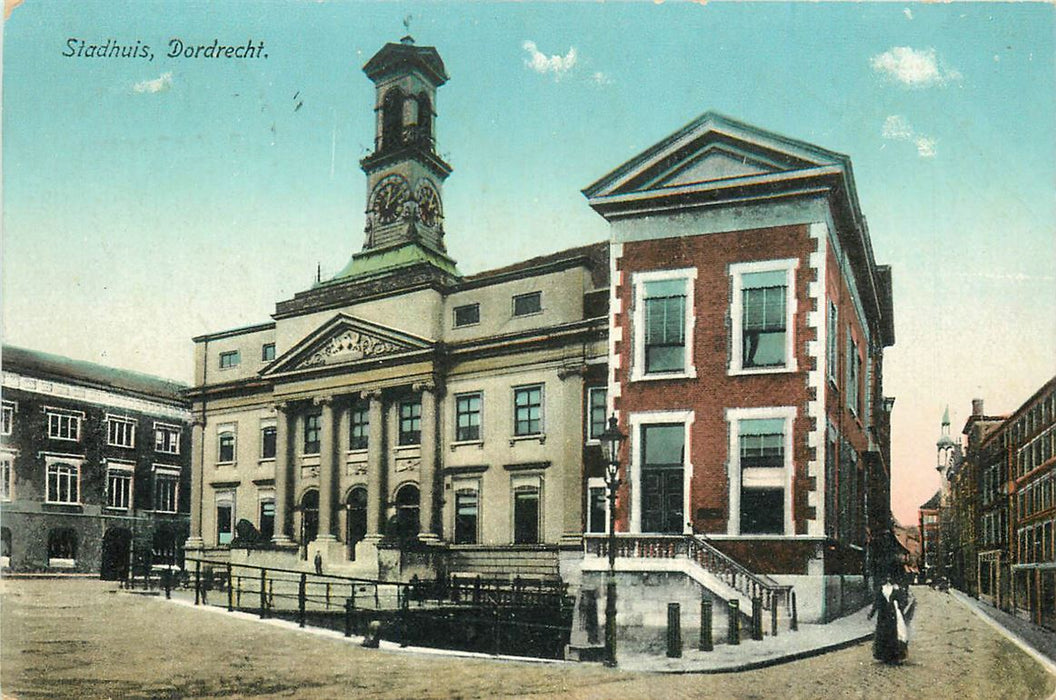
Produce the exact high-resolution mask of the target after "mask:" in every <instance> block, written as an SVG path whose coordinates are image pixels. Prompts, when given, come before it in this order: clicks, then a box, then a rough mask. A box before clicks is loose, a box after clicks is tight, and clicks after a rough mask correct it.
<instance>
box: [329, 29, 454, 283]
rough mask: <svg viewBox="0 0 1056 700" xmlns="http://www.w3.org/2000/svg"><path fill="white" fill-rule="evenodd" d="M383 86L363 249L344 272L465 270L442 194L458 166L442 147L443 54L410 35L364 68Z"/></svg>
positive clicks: (378, 89)
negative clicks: (456, 257)
mask: <svg viewBox="0 0 1056 700" xmlns="http://www.w3.org/2000/svg"><path fill="white" fill-rule="evenodd" d="M363 72H364V73H366V74H367V77H368V78H370V79H371V80H372V81H373V82H374V85H375V106H374V112H375V115H376V118H375V129H374V151H373V152H372V153H371V154H370V155H368V156H367V157H365V158H363V160H362V161H360V165H361V166H362V168H363V172H364V173H366V175H367V210H366V222H365V227H364V233H365V238H364V241H363V249H362V250H361V251H360V252H359V253H356V254H355V255H353V256H352V260H351V261H350V262H349V264H348V265H347V266H346V268H345V270H343V271H342V272H341V273H340V274H339V275H338V276H339V277H343V276H352V275H360V274H365V273H370V272H374V271H379V270H382V269H391V268H392V267H394V266H400V267H402V266H404V265H407V264H413V263H420V262H427V263H430V264H432V265H434V266H436V267H439V268H440V269H442V270H444V271H445V272H449V273H451V274H456V275H457V274H458V273H457V270H456V269H455V263H454V261H453V260H452V259H451V258H449V257H448V256H447V249H446V247H445V245H444V208H443V198H442V196H441V192H442V187H443V183H444V180H446V179H447V176H448V175H450V174H451V166H449V165H448V164H447V163H445V162H444V160H443V159H442V158H440V156H439V155H437V153H436V127H435V124H436V108H435V105H436V89H437V88H438V87H440V86H441V85H443V84H444V83H446V82H447V72H446V71H445V69H444V62H443V61H442V60H441V58H440V54H438V53H437V51H436V49H435V48H433V47H431V46H417V45H415V43H414V39H413V38H411V37H410V36H405V37H403V39H401V40H400V43H398V44H394V43H389V44H386V45H385V46H384V47H383V48H382V49H381V50H380V51H378V53H376V54H375V55H374V57H373V58H371V59H370V60H369V61H367V64H366V65H365V66H363Z"/></svg>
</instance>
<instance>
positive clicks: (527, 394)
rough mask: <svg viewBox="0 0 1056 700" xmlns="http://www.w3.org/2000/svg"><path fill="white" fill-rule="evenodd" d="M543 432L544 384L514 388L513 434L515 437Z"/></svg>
mask: <svg viewBox="0 0 1056 700" xmlns="http://www.w3.org/2000/svg"><path fill="white" fill-rule="evenodd" d="M542 432H543V385H542V384H532V385H530V386H518V387H514V389H513V434H514V436H515V437H521V436H525V435H540V434H542Z"/></svg>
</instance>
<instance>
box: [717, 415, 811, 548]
mask: <svg viewBox="0 0 1056 700" xmlns="http://www.w3.org/2000/svg"><path fill="white" fill-rule="evenodd" d="M795 418H796V408H795V407H794V406H772V407H765V408H728V409H726V422H727V424H728V426H729V427H728V434H729V440H730V445H729V464H730V481H729V483H730V494H729V503H730V519H729V524H728V528H727V531H728V534H731V535H786V536H791V535H792V534H794V532H795V527H794V524H793V519H792V475H793V471H794V469H793V462H792V435H793V433H792V428H793V421H794V420H795Z"/></svg>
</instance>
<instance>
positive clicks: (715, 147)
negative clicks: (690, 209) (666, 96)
mask: <svg viewBox="0 0 1056 700" xmlns="http://www.w3.org/2000/svg"><path fill="white" fill-rule="evenodd" d="M846 162H847V158H846V156H843V155H841V154H838V153H833V152H831V151H827V150H825V149H822V148H818V147H817V146H813V145H811V144H808V143H804V142H802V141H796V140H794V139H789V138H786V137H784V136H781V135H779V134H775V133H772V132H768V131H764V130H763V129H759V128H757V127H754V126H751V125H750V124H746V123H744V122H739V121H736V120H733V119H730V118H729V117H724V116H722V115H720V114H716V113H714V112H708V113H706V114H704V115H703V116H701V117H700V118H698V119H696V120H694V121H693V122H691V123H689V124H688V125H686V126H685V127H683V128H682V129H680V130H679V131H677V132H675V133H674V134H672V135H671V136H669V137H667V138H666V139H664V140H663V141H661V142H659V143H657V144H656V145H654V146H652V147H651V148H649V149H646V150H645V151H643V152H642V153H640V154H638V155H637V156H635V157H634V158H632V159H630V160H629V161H627V162H626V163H624V164H623V165H621V166H620V167H618V168H616V169H615V170H613V171H612V172H611V173H609V174H608V175H606V176H605V177H603V178H601V179H600V180H598V181H597V182H595V183H594V184H592V185H590V186H589V187H587V188H586V189H584V190H583V193H584V194H585V195H586V196H587V197H588V198H589V199H590V200H591V201H592V202H593V201H596V200H599V199H603V198H606V197H612V196H628V195H635V194H648V193H651V192H656V193H665V192H669V191H672V190H675V189H678V190H679V191H685V190H692V189H695V188H696V189H708V188H722V187H728V186H735V185H741V184H743V183H752V182H757V181H763V180H767V181H772V180H774V179H780V178H782V177H783V176H790V177H796V176H801V175H802V174H804V173H810V172H815V171H818V170H819V169H824V168H831V167H837V168H842V167H844V165H845V164H846Z"/></svg>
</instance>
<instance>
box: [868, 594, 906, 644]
mask: <svg viewBox="0 0 1056 700" xmlns="http://www.w3.org/2000/svg"><path fill="white" fill-rule="evenodd" d="M906 597H907V596H906V593H905V592H904V591H903V589H901V588H899V587H898V586H896V585H895V584H894V583H893V582H892V580H891V577H890V576H887V577H885V578H884V584H883V585H882V586H880V588H879V589H878V590H877V592H876V599H875V600H874V601H873V609H872V610H870V611H869V619H872V617H873V615H876V616H877V617H876V634H874V635H873V658H874V659H876V660H877V661H883V662H884V663H886V664H898V663H901V662H902V661H904V660H905V658H906V654H907V653H908V649H909V629H908V628H907V626H906V619H905V615H904V613H903V610H904V609H905V607H906V602H907V601H906Z"/></svg>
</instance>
